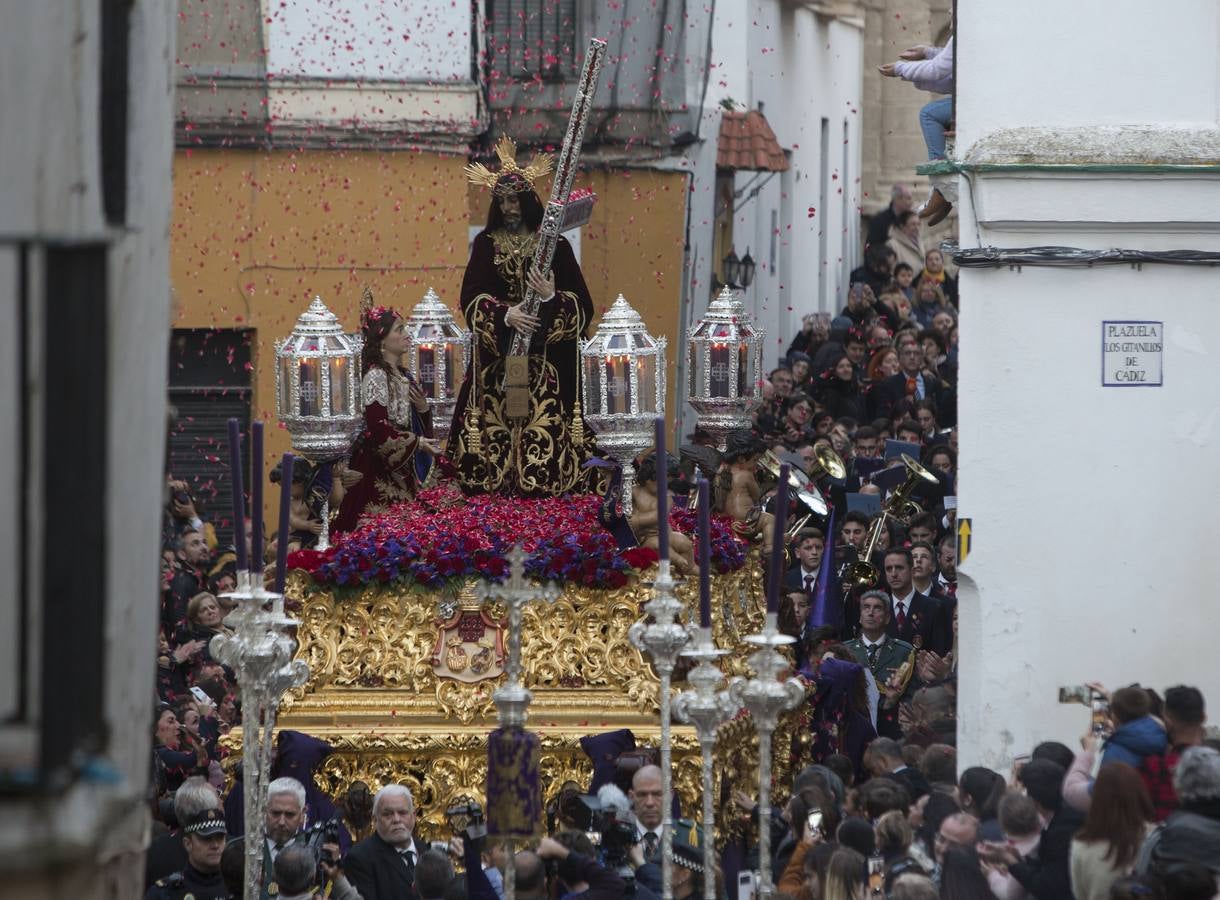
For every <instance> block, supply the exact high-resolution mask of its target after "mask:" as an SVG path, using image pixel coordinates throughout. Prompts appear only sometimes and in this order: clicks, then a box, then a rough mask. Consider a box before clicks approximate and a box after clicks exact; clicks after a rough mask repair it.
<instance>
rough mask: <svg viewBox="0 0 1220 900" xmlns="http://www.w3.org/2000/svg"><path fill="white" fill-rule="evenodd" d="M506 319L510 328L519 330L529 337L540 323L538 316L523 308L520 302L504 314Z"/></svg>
mask: <svg viewBox="0 0 1220 900" xmlns="http://www.w3.org/2000/svg"><path fill="white" fill-rule="evenodd" d="M504 321H505V323H506V324H507V325H508V327H509V328H512V329H513V330H514V331H517V332H518V333H519V334H521V335H522V336H523V337H529V336H530V335H531V334H533V333H534V330H535V329H536V328H537V327H538V325H539V321H538V317H537V316H531V315H530V314H529V313H527V312H526V311H525V310H524V309H522V308H521V304H520V303H518V304H517V305H516V306H510V307H509V308H508V312H506V313H505V314H504Z"/></svg>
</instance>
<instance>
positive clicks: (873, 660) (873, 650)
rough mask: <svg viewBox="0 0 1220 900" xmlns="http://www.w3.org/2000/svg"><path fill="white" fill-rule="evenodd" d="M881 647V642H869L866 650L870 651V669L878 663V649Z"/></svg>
mask: <svg viewBox="0 0 1220 900" xmlns="http://www.w3.org/2000/svg"><path fill="white" fill-rule="evenodd" d="M880 649H881V645H880V644H869V645H868V647H866V648H865V650H866V652H867V653H868V667H869V668H870V669H871V668H872V667H873V666H875V665H877V651H878V650H880Z"/></svg>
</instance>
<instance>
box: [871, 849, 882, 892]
mask: <svg viewBox="0 0 1220 900" xmlns="http://www.w3.org/2000/svg"><path fill="white" fill-rule="evenodd" d="M868 889H869V891H871V892H872V894H873V895H874V896H877V897H880V896H881V894H882V892H884V890H885V857H883V856H879V855H876V854H874V855H873V856H870V857H869V858H868Z"/></svg>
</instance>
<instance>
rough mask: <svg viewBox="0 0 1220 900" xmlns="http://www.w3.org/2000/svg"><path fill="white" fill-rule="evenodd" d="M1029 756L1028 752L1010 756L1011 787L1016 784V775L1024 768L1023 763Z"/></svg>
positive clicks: (1027, 760)
mask: <svg viewBox="0 0 1220 900" xmlns="http://www.w3.org/2000/svg"><path fill="white" fill-rule="evenodd" d="M1029 760H1030V756H1029V754H1028V753H1022V754H1020V755H1019V756H1014V757H1013V758H1012V781H1011V784H1012V786H1013V787H1016V785H1017V777H1018V776H1019V775H1020V774H1021V770H1022V769H1024V768H1025V764H1026V763H1027V762H1029Z"/></svg>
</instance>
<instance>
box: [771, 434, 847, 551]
mask: <svg viewBox="0 0 1220 900" xmlns="http://www.w3.org/2000/svg"><path fill="white" fill-rule="evenodd" d="M829 452H830V453H831V454H832V455H834V457H835V459H838V458H839V457H838V454H837V453H835V452H834V451H833V450H831V451H829ZM842 464H843V461H842V460H839V465H842ZM781 465H782V463H781V462H780V459H779V457H778V456H776V455H775V451H774V450H768V451H767V452H766V453H764V454H763V455H762V456H761V457H759V459H758V468H759V469H761V470H762V471H764V472H766V473H767V474H768V475H770V476H771V477H772V478H773V479H774V480H775V481H776V483H778V482H779V473H780V466H781ZM788 491H789V493H790V494H791V495H792V496H794V497H795V498H796V499H797V500H799V501H800V502H801V503H802V504H804V506H805V507H807V508H808V509H809V510H811V512H809V513H806V514H805V515H804V516H799V517H798V516H793V518H792V522H791V524H790V525H789V526H788V528H787V529H786V531H785V534H784V536H785V538H786V539H787V540H788V541H791V540H792V539H793V538H795V537H796V534H797V532H798V531H800V530H801V529H802V528H804V527H805V525H806V523H807V522H808V521H809V520H810V519H811V518H813V517H814V516H815V515H816V516H822V517H825V516H828V515H830V508H829V507H828V506H827V505H826V501H825V499H823V497H822V492H821V491H820V490H818V486H817V485H816V484H814V483H813V482H812V481H807V480H805V479H804V478H802V477H801V471H800V470H799V469H797V468H796V467H795V466H789V467H788Z"/></svg>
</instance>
